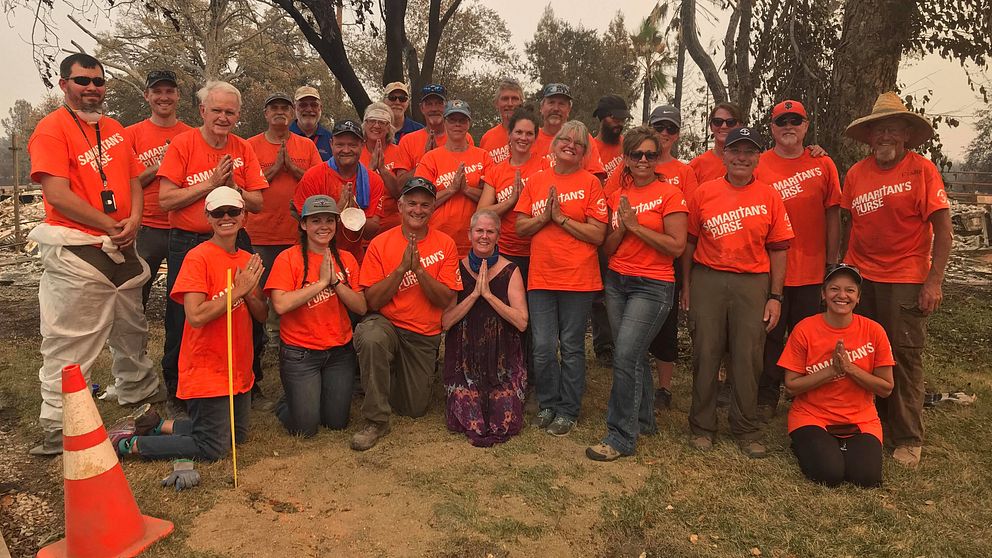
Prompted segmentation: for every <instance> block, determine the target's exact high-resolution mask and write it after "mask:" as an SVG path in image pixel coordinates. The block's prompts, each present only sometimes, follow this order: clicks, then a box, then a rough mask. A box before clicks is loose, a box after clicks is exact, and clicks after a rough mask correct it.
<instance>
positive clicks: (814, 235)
mask: <svg viewBox="0 0 992 558" xmlns="http://www.w3.org/2000/svg"><path fill="white" fill-rule="evenodd" d="M754 177H755V178H756V179H757V180H759V181H761V182H764V183H765V184H771V186H772V187H773V188H775V189H776V190H778V193H779V194H781V195H782V201H783V202H784V203H785V210H786V211H787V212H788V213H789V221H790V222H791V223H792V227H793V232H795V234H796V238H795V240H793V241H792V244H791V245H790V246H789V252H788V264H787V266H786V268H785V284H786V286H789V287H800V286H803V285H819V284H820V283H822V282H823V270H824V266H825V265H826V263H827V217H826V213H825V212H826V209H827V208H828V207H835V206H837V205H840V177H839V176H838V175H837V166H836V165H834V162H833V160H832V159H831V158H830V157H813V156H812V155H810V154H809V151H807V150H805V149H804V150H803V153H802V155H800V156H799V157H796V158H795V159H786V158H784V157H782V156H780V155H778V154H777V153H775V150H774V149H769V150H768V151H765V152H764V153H762V154H761V159H760V160H759V161H758V168H757V169H756V170H755V171H754Z"/></svg>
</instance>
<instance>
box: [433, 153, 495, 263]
mask: <svg viewBox="0 0 992 558" xmlns="http://www.w3.org/2000/svg"><path fill="white" fill-rule="evenodd" d="M462 163H464V164H465V188H475V189H479V188H480V185H479V182H480V181H481V180H482V176H483V175H484V174H485V173H486V172H487V171H489V170H490V169H491V168H492V166H493V160H492V159H490V158H489V154H488V153H486V152H485V150H483V149H482V148H481V147H471V146H470V147H469V148H468V149H467V150H465V151H462V152H457V153H456V152H454V151H448V150H447V149H435V150H433V151H431V152H430V153H428V154H426V155H424V158H423V159H421V160H420V163H419V164H418V165H417V173H416V175H417V176H422V177H424V178H426V179H427V180H430V181H431V182H433V183H434V186H436V187H437V191H438V193H440V192H442V191H444V190H446V189H447V188H448V185H449V184H451V181H452V179H454V177H455V173H456V172H457V171H458V165H460V164H462ZM477 207H478V203H477V202H474V201H472V200H471V199H469V197H468V196H466V195H465V191H464V190H462V191H459V192H457V193H455V194H454V195H453V196H451V197H450V198H448V199H447V200H445V201H444V203H442V204H441V205H438V206H436V207H435V208H434V213H432V214H431V221H430V226H431V228H432V229H437V230H439V231H441V232H443V233H444V234H446V235H448V236H450V237H451V238H452V239H453V240H454V241H455V246H457V247H458V257H460V258H464V257H465V256H467V255H468V252H469V250H471V249H472V243H471V242H470V241H469V239H468V226H469V222H470V221H471V220H472V214H473V213H475V210H476V208H477Z"/></svg>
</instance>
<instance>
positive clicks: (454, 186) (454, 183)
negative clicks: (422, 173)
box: [448, 163, 465, 192]
mask: <svg viewBox="0 0 992 558" xmlns="http://www.w3.org/2000/svg"><path fill="white" fill-rule="evenodd" d="M464 188H465V163H459V165H458V170H456V171H455V176H454V177H452V178H451V183H450V184H448V189H449V190H451V191H452V192H457V191H459V190H462V189H464Z"/></svg>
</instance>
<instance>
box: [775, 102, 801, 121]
mask: <svg viewBox="0 0 992 558" xmlns="http://www.w3.org/2000/svg"><path fill="white" fill-rule="evenodd" d="M783 114H798V115H799V116H802V117H803V118H809V116H808V115H807V114H806V107H804V106H803V104H802V103H800V102H799V101H792V100H786V101H782V102H781V103H779V104H777V105H775V108H773V109H772V120H775V119H776V118H778V117H779V116H782V115H783Z"/></svg>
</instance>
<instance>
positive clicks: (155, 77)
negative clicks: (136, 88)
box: [145, 70, 179, 89]
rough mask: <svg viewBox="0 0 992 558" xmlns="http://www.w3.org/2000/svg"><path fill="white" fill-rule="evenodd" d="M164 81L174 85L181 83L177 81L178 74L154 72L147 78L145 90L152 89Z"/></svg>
mask: <svg viewBox="0 0 992 558" xmlns="http://www.w3.org/2000/svg"><path fill="white" fill-rule="evenodd" d="M163 81H167V82H169V83H171V84H172V85H179V82H178V81H176V72H173V71H171V70H152V71H150V72H148V75H147V76H145V89H151V88H152V87H155V85H156V84H159V83H161V82H163Z"/></svg>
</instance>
